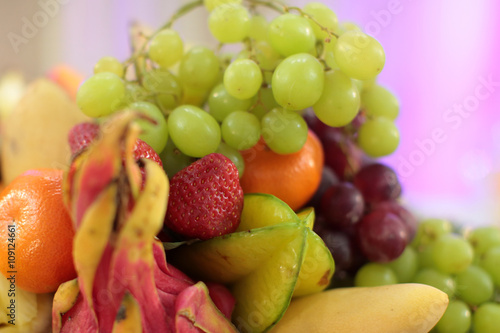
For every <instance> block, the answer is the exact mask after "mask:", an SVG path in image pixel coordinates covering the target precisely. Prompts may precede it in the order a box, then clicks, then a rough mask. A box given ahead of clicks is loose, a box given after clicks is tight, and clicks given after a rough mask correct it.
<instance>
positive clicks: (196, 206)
mask: <svg viewBox="0 0 500 333" xmlns="http://www.w3.org/2000/svg"><path fill="white" fill-rule="evenodd" d="M242 209H243V189H242V188H241V186H240V181H239V178H238V170H237V169H236V166H235V165H234V163H233V162H232V161H231V160H230V159H228V158H227V157H225V156H224V155H222V154H218V153H213V154H209V155H207V156H205V157H203V158H201V159H199V160H198V161H196V162H194V163H192V164H191V165H189V166H188V167H186V168H184V169H182V170H181V171H179V172H178V173H177V174H175V175H174V177H172V181H171V183H170V196H169V199H168V208H167V214H166V219H165V224H166V226H167V227H168V228H170V229H171V230H173V231H174V232H176V233H178V234H180V235H183V236H185V237H188V238H199V239H209V238H212V237H216V236H221V235H225V234H228V233H231V232H233V231H235V230H236V228H237V227H238V224H239V221H240V215H241V210H242Z"/></svg>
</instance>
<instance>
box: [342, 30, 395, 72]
mask: <svg viewBox="0 0 500 333" xmlns="http://www.w3.org/2000/svg"><path fill="white" fill-rule="evenodd" d="M333 55H334V57H335V61H336V63H337V64H338V66H339V68H340V70H342V71H343V72H344V73H346V74H347V75H348V76H350V77H352V78H354V79H358V80H368V79H371V78H374V77H376V76H377V75H378V74H379V73H380V72H381V71H382V69H383V68H384V64H385V53H384V49H383V48H382V45H380V43H379V42H378V41H377V40H376V39H375V38H373V37H371V36H368V35H367V34H365V33H363V32H361V31H357V30H349V31H346V32H345V33H343V34H342V35H340V37H339V38H338V40H337V42H336V43H335V45H334V46H333Z"/></svg>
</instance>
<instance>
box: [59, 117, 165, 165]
mask: <svg viewBox="0 0 500 333" xmlns="http://www.w3.org/2000/svg"><path fill="white" fill-rule="evenodd" d="M99 135H100V128H99V125H98V124H97V123H93V122H84V123H80V124H76V125H75V126H73V128H72V129H71V130H70V131H69V133H68V142H69V146H70V148H71V153H72V154H76V153H78V152H80V151H82V150H83V149H85V148H87V146H88V145H89V144H90V143H91V142H92V141H94V140H95V139H96V138H97V137H98V136H99ZM134 157H135V160H136V161H137V162H139V159H141V158H147V159H150V160H153V161H155V162H156V163H158V165H160V166H161V167H163V163H162V162H161V159H160V156H158V154H157V153H156V152H155V151H154V150H153V148H151V146H150V145H148V144H147V143H146V142H145V141H143V140H141V139H137V141H136V142H135V147H134Z"/></svg>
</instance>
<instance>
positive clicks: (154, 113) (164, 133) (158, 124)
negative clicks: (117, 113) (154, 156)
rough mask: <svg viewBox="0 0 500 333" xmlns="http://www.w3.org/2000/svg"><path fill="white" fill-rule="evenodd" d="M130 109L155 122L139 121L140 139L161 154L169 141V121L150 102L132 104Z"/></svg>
mask: <svg viewBox="0 0 500 333" xmlns="http://www.w3.org/2000/svg"><path fill="white" fill-rule="evenodd" d="M129 108H130V109H132V110H136V111H139V112H140V113H142V114H144V115H146V116H147V117H149V118H151V119H152V120H154V122H155V123H152V122H151V121H149V120H146V119H139V120H137V123H138V124H139V126H141V129H142V132H141V134H140V135H139V139H141V140H143V141H145V142H146V143H147V144H148V145H150V146H151V148H153V150H154V151H156V152H157V153H161V152H162V151H163V149H164V148H165V145H166V144H167V140H168V128H167V121H166V119H165V116H164V115H163V113H162V112H161V111H160V109H158V107H157V106H156V105H154V104H152V103H149V102H135V103H132V104H130V105H129Z"/></svg>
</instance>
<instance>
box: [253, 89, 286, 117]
mask: <svg viewBox="0 0 500 333" xmlns="http://www.w3.org/2000/svg"><path fill="white" fill-rule="evenodd" d="M277 107H279V104H278V103H277V102H276V100H275V99H274V96H273V90H272V89H271V88H270V87H262V88H260V90H259V92H258V93H257V95H256V96H255V101H254V104H253V106H252V107H251V108H250V109H249V112H251V113H253V114H254V115H255V116H256V117H257V118H259V119H262V117H263V116H264V115H265V114H266V113H268V112H269V111H271V110H272V109H274V108H277Z"/></svg>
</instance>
